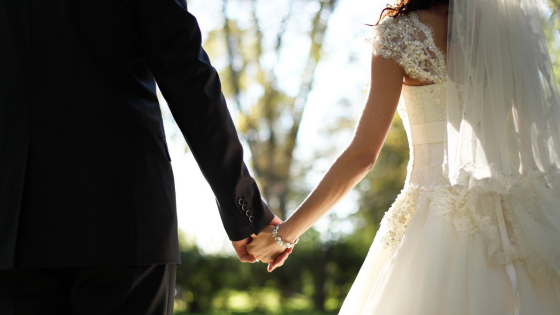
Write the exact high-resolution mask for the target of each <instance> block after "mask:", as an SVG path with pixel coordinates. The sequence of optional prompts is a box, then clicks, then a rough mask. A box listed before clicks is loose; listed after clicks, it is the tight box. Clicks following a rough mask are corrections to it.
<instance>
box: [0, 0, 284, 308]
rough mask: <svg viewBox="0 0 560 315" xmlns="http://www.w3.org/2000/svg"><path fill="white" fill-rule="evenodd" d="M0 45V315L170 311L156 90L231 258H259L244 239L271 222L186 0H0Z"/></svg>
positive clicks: (168, 233) (168, 215)
mask: <svg viewBox="0 0 560 315" xmlns="http://www.w3.org/2000/svg"><path fill="white" fill-rule="evenodd" d="M0 38H1V39H2V40H0V315H6V314H42V315H48V314H57V315H60V314H95V315H103V314H134V315H141V314H158V315H159V314H162V315H163V314H172V309H173V296H174V292H175V289H174V286H175V265H176V264H178V263H179V250H178V240H177V219H176V209H175V191H174V183H173V173H172V169H171V164H170V158H169V153H168V150H167V144H166V140H165V134H164V130H163V124H162V118H161V113H160V108H159V103H158V100H157V96H156V82H157V84H158V85H159V87H160V89H161V92H162V94H163V96H164V98H165V99H166V101H167V103H168V104H169V107H170V109H171V112H172V113H173V117H174V118H175V120H176V122H177V124H178V125H179V128H180V129H181V131H182V133H183V135H184V136H185V139H186V140H187V142H188V144H189V147H190V149H191V151H192V153H193V155H194V157H195V158H196V160H197V162H198V164H199V166H200V168H201V170H202V172H203V173H204V176H205V177H206V179H207V181H208V182H209V183H210V186H211V187H212V190H213V191H214V194H215V196H216V199H217V204H218V208H219V211H220V215H221V218H222V221H223V225H224V228H225V230H226V232H227V234H228V236H229V238H230V239H231V240H232V241H234V242H233V245H234V247H235V249H236V251H237V254H238V255H239V258H240V260H241V261H244V262H254V261H255V258H254V257H252V256H250V255H248V254H247V253H246V251H245V246H246V244H247V243H248V242H249V240H250V238H249V237H250V235H252V234H258V233H259V232H260V231H261V230H262V229H263V228H264V227H265V226H267V225H268V224H277V223H278V222H279V220H278V219H277V218H275V217H274V216H273V214H272V213H271V212H270V210H269V209H268V208H267V206H266V205H265V204H264V203H263V202H262V201H261V196H260V193H259V190H258V188H257V186H256V184H255V181H254V179H253V178H252V177H251V176H250V174H249V172H248V170H247V167H246V166H245V164H244V163H243V151H242V147H241V144H240V142H239V140H238V138H237V134H236V130H235V128H234V125H233V123H232V120H231V118H230V116H229V112H228V109H227V106H226V103H225V100H224V97H223V96H222V93H221V90H220V89H221V87H220V81H219V78H218V75H217V73H216V71H215V70H214V68H212V66H211V65H210V62H209V60H208V57H207V55H206V53H205V52H204V50H203V49H202V48H201V37H200V30H199V28H198V25H197V22H196V20H195V18H194V17H193V16H192V15H190V14H189V12H188V11H187V7H186V3H185V0H94V1H92V0H48V1H46V0H2V1H0ZM190 211H193V212H194V211H211V210H209V209H191V210H190ZM198 223H199V224H209V223H207V222H198Z"/></svg>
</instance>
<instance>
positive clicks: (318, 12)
mask: <svg viewBox="0 0 560 315" xmlns="http://www.w3.org/2000/svg"><path fill="white" fill-rule="evenodd" d="M336 4H337V0H314V1H303V0H288V1H287V6H283V8H284V9H285V10H284V11H285V12H282V13H281V14H282V18H281V19H279V20H278V21H277V23H276V25H274V26H272V27H270V25H269V26H268V29H276V30H277V31H276V32H274V35H273V36H271V37H267V38H265V35H264V32H263V26H262V25H263V21H264V20H265V19H267V20H268V19H269V18H270V19H271V20H273V16H272V15H267V14H264V13H259V12H262V11H263V10H265V8H266V7H265V6H270V5H271V4H270V2H269V1H259V0H224V2H223V12H222V13H223V19H224V22H223V28H222V29H221V30H217V31H216V32H214V33H213V34H211V36H210V38H209V41H211V40H219V39H220V38H223V39H225V41H224V42H225V44H226V54H227V59H228V62H227V66H226V67H225V69H222V71H221V75H220V76H221V78H222V80H223V83H224V93H225V94H226V97H228V99H230V100H231V101H233V103H235V106H236V108H237V110H238V111H239V124H238V126H239V127H238V130H239V131H240V132H241V133H242V134H243V135H244V138H245V140H246V141H247V143H248V145H249V148H250V151H251V154H252V168H253V170H254V171H255V176H256V178H257V180H258V182H259V187H260V188H261V192H262V194H263V196H264V198H265V199H266V200H267V201H268V203H269V206H270V207H271V209H272V210H273V211H274V212H275V213H276V214H277V215H278V216H280V217H281V218H286V217H287V201H288V198H289V194H290V179H291V178H292V177H291V175H293V174H292V173H291V169H292V167H293V165H294V158H293V153H294V150H295V148H296V145H297V136H298V131H299V128H300V125H301V119H302V115H303V112H304V109H305V105H306V103H307V99H308V96H309V92H310V91H311V89H312V88H313V82H314V74H315V69H316V68H317V65H318V64H319V62H320V60H321V57H322V47H323V38H324V36H325V33H326V31H327V26H328V22H329V18H330V16H331V14H332V13H333V11H334V10H335V7H336ZM240 6H241V7H243V8H248V10H249V12H250V13H249V14H248V15H249V16H248V17H247V16H243V18H238V17H236V16H235V14H233V13H230V9H231V7H236V8H239V7H240ZM274 13H275V15H276V13H278V12H276V11H275V12H274ZM305 21H307V25H306V23H305ZM309 21H310V22H309ZM265 24H267V23H265ZM290 29H293V30H297V32H292V33H297V34H300V36H301V34H304V35H305V38H306V40H307V45H306V46H307V47H304V48H302V49H304V50H305V51H306V57H305V59H306V64H305V66H304V67H303V69H302V70H301V72H300V73H298V74H297V75H293V76H292V78H291V79H290V80H298V81H299V84H298V88H297V91H288V90H287V89H286V88H285V87H283V86H281V84H280V83H279V81H280V80H279V78H278V69H277V64H278V62H281V60H282V58H285V57H286V56H289V54H286V52H285V51H284V47H285V43H286V41H287V40H288V39H287V37H288V35H289V36H293V34H290V32H289V30H290ZM266 33H267V34H270V33H271V32H270V30H268V31H267V32H266ZM271 39H272V40H271ZM265 59H267V60H273V61H272V62H266V60H265ZM255 91H256V92H255ZM255 95H257V96H256V97H254V96H255ZM231 101H230V103H231Z"/></svg>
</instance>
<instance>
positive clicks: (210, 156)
mask: <svg viewBox="0 0 560 315" xmlns="http://www.w3.org/2000/svg"><path fill="white" fill-rule="evenodd" d="M131 3H134V5H135V6H137V7H136V9H137V14H138V25H139V28H140V35H141V39H142V42H143V49H144V52H145V55H146V57H147V60H148V63H149V66H150V68H151V70H152V72H153V74H154V76H155V78H156V81H157V83H158V85H159V88H160V90H161V92H162V94H163V96H164V97H165V99H166V101H167V103H168V105H169V108H170V109H171V112H172V114H173V117H174V118H175V121H176V122H177V124H178V126H179V128H180V129H181V132H182V133H183V135H184V137H185V139H186V140H187V143H188V144H189V147H190V149H191V151H192V153H193V155H194V157H195V159H196V161H197V163H198V165H199V166H200V169H201V170H202V173H203V174H204V177H205V178H206V180H207V181H208V183H209V184H210V186H211V188H212V190H213V191H214V194H215V196H216V199H217V203H218V208H219V211H220V215H221V218H222V222H223V224H224V227H225V230H226V232H227V234H228V236H229V238H230V240H232V241H237V240H241V239H244V238H247V237H249V236H250V235H251V234H253V233H255V234H258V233H259V232H260V231H261V230H262V229H263V228H264V227H265V226H266V225H268V224H269V223H270V222H271V221H272V219H273V218H274V215H273V214H272V212H271V211H270V210H269V209H268V207H267V206H266V204H264V202H262V200H261V195H260V192H259V189H258V187H257V185H256V183H255V180H254V179H253V178H252V177H251V175H250V174H249V171H248V170H247V167H246V165H245V163H244V162H243V148H242V146H241V143H240V142H239V139H238V136H237V132H236V130H235V127H234V125H233V122H232V120H231V117H230V114H229V111H228V108H227V105H226V102H225V99H224V96H223V95H222V92H221V84H220V80H219V78H218V74H217V72H216V70H215V69H214V68H213V67H212V66H211V64H210V61H209V59H208V56H207V55H206V52H205V51H204V50H203V49H202V47H201V35H200V29H199V27H198V23H197V21H196V19H195V17H194V16H192V15H191V14H190V13H189V12H188V11H187V6H186V3H185V1H184V0H135V1H132V2H131Z"/></svg>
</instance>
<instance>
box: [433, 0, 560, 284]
mask: <svg viewBox="0 0 560 315" xmlns="http://www.w3.org/2000/svg"><path fill="white" fill-rule="evenodd" d="M549 16H550V12H549V10H548V7H547V5H546V4H545V3H544V2H543V1H542V0H451V1H450V13H449V27H448V30H449V40H448V53H447V70H448V80H447V83H446V84H447V133H446V153H445V162H444V165H443V168H444V172H445V173H446V174H447V176H448V177H449V179H450V181H451V184H452V186H453V188H454V189H455V190H456V191H457V192H458V194H459V196H460V198H459V199H458V200H457V207H458V208H459V209H460V210H461V211H475V212H479V213H478V214H479V217H484V218H487V219H488V220H497V219H499V216H500V214H499V213H497V212H495V211H493V210H494V209H495V207H488V204H495V205H498V204H499V205H501V206H502V207H503V209H506V211H504V212H503V214H504V215H505V220H502V221H504V222H505V225H507V227H508V228H507V229H505V228H504V231H509V235H508V236H507V238H504V237H502V238H501V239H487V242H488V245H489V246H488V249H489V255H490V256H491V257H493V258H494V259H496V260H499V261H500V262H501V263H509V262H511V261H512V260H514V259H520V260H521V261H523V262H525V263H526V264H527V266H528V269H529V270H530V272H531V273H532V274H533V275H535V276H537V277H550V276H551V274H554V273H556V274H560V176H559V166H560V96H559V94H558V86H557V83H556V81H555V77H554V73H553V70H552V64H551V59H550V56H549V53H548V50H547V45H546V40H545V37H544V32H543V29H545V28H546V27H550V26H551V20H550V19H549V18H548V17H549ZM500 212H501V211H500ZM498 221H499V220H498ZM475 224H476V222H475ZM504 231H500V232H501V233H503V232H504ZM506 233H507V232H506ZM502 236H503V235H502Z"/></svg>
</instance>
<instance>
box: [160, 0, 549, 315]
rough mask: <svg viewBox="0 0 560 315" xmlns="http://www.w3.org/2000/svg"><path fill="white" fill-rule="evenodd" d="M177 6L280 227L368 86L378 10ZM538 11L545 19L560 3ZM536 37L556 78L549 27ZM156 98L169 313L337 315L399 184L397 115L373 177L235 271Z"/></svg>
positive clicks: (323, 5)
mask: <svg viewBox="0 0 560 315" xmlns="http://www.w3.org/2000/svg"><path fill="white" fill-rule="evenodd" d="M390 1H391V0H388V2H390ZM187 3H188V7H189V11H190V12H191V13H192V14H193V15H195V16H196V17H197V18H198V21H199V24H200V28H201V30H202V37H203V41H204V44H203V47H204V48H205V49H206V51H207V52H208V54H209V55H210V58H211V60H212V63H213V65H214V67H215V68H216V69H217V70H218V71H219V73H220V77H221V80H222V85H223V91H224V94H225V96H226V98H227V100H228V106H229V109H230V112H231V114H232V117H233V119H234V122H235V123H236V126H237V128H238V131H239V136H240V139H241V141H242V143H243V145H244V148H245V161H246V163H247V164H248V165H249V167H250V169H251V173H252V175H253V176H254V177H255V178H256V179H257V181H258V184H259V187H260V188H261V193H262V195H263V198H265V200H266V202H267V203H268V205H269V206H270V208H271V209H272V210H273V211H274V212H275V214H276V215H277V216H279V217H280V218H282V219H286V218H288V217H289V216H290V214H291V213H292V212H293V211H294V210H295V209H296V208H297V206H298V205H299V204H300V203H301V202H302V201H303V199H304V198H305V196H306V195H307V194H308V193H309V192H310V191H311V190H312V189H313V187H314V186H315V185H316V184H317V183H318V182H319V180H320V178H321V176H322V174H323V173H324V172H325V171H326V170H327V168H328V167H329V166H330V164H331V163H332V162H333V160H334V159H335V158H336V156H337V155H338V154H339V153H340V152H341V151H342V150H343V149H344V148H345V146H346V145H347V144H348V143H349V140H350V138H351V136H352V133H353V130H354V125H355V122H356V120H357V118H358V117H359V114H360V112H361V110H362V108H363V104H364V100H365V96H366V95H365V94H366V90H367V83H368V80H369V66H370V65H369V61H370V56H371V55H370V49H369V45H368V43H367V42H366V39H367V37H368V34H369V31H370V27H368V26H367V25H366V24H375V23H376V22H377V20H378V18H379V14H380V12H381V10H382V9H383V7H385V5H386V2H385V1H380V0H188V1H187ZM549 5H550V8H551V10H550V13H551V15H550V18H551V19H553V20H556V16H557V13H558V12H559V10H560V0H551V1H550V2H549ZM556 25H557V26H558V24H556ZM557 29H558V27H557ZM547 35H548V36H549V37H550V39H551V40H550V42H551V46H550V49H551V51H552V52H553V53H552V59H553V63H554V65H555V73H556V74H557V77H558V75H559V74H560V67H559V64H560V59H559V58H560V55H559V54H558V51H559V49H558V46H557V45H556V44H554V43H555V42H554V41H553V40H552V39H554V38H555V37H556V36H557V31H550V32H548V34H547ZM160 101H161V104H162V111H163V113H164V121H165V129H166V133H167V136H168V139H169V140H168V141H169V145H170V151H171V157H172V160H173V162H172V164H173V168H174V173H175V180H176V189H177V198H178V216H179V228H180V230H181V232H180V238H181V239H180V242H181V256H182V264H181V265H180V266H179V267H178V271H177V294H176V299H175V314H201V315H202V314H218V315H221V314H224V315H225V314H247V315H249V314H252V315H260V314H310V315H314V314H315V315H320V314H337V312H338V310H339V309H340V307H341V305H342V302H343V301H344V297H345V296H346V294H347V293H348V291H349V290H350V287H351V285H352V283H353V281H354V279H355V277H356V275H357V273H358V271H359V269H360V267H361V265H362V263H363V260H364V259H365V256H366V254H367V252H368V250H369V247H370V245H371V242H372V241H373V238H374V236H375V233H376V231H377V229H378V226H379V222H380V221H381V218H382V216H383V214H384V212H385V211H386V210H387V209H388V208H389V207H390V205H391V203H392V202H393V200H394V199H395V198H396V196H397V194H398V193H399V191H400V190H401V189H402V186H403V183H404V179H405V175H406V165H407V162H408V144H407V139H406V134H405V132H404V129H403V128H402V123H401V121H400V118H399V117H398V115H397V116H396V117H395V119H394V121H393V127H392V129H391V131H390V133H389V135H388V138H387V141H386V143H385V146H384V148H383V150H382V152H381V155H380V157H379V160H378V162H377V164H376V166H375V168H374V169H373V171H371V172H370V174H369V175H368V176H367V177H366V178H365V179H364V180H363V181H362V182H361V183H360V184H359V185H358V186H357V187H356V188H355V189H354V190H353V191H352V192H351V193H350V194H349V195H348V196H347V197H346V198H345V199H344V200H343V201H342V202H341V203H340V204H339V205H337V206H336V207H335V208H334V209H333V210H332V211H331V212H330V214H329V215H328V216H326V217H325V218H323V219H322V220H321V221H320V222H318V223H317V224H316V225H315V226H314V227H313V228H312V229H311V230H309V231H308V232H307V233H305V234H304V235H303V236H302V237H301V240H300V242H299V244H298V245H297V246H296V248H295V250H294V252H293V254H292V255H291V256H290V258H289V259H288V261H287V262H286V264H285V265H284V266H283V267H281V268H279V269H277V270H276V271H274V272H273V273H268V272H267V271H266V265H264V264H241V263H239V261H238V259H237V257H236V256H235V255H234V252H233V249H232V247H231V243H230V242H229V240H228V238H227V235H226V233H225V232H224V230H223V227H222V224H221V221H220V217H219V214H218V211H217V208H216V203H215V201H214V196H213V194H212V191H211V190H210V188H209V186H208V184H207V183H206V181H205V180H204V177H203V176H202V174H201V173H200V171H199V169H198V166H197V165H196V163H195V161H194V158H193V157H192V155H191V154H190V153H189V150H188V147H187V145H186V143H185V141H184V139H183V138H182V135H181V133H180V131H179V130H178V128H177V127H176V125H175V123H174V121H173V117H172V116H171V114H170V112H169V110H168V108H167V106H166V104H165V100H164V99H163V97H161V96H160Z"/></svg>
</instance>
